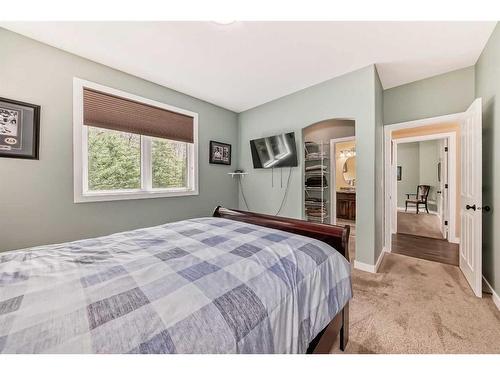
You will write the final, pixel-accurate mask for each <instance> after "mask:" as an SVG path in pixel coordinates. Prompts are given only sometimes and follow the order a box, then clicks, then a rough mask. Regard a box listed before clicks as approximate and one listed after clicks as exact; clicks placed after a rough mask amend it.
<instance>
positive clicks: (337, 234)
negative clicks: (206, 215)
mask: <svg viewBox="0 0 500 375" xmlns="http://www.w3.org/2000/svg"><path fill="white" fill-rule="evenodd" d="M213 216H215V217H221V218H224V219H230V220H237V221H243V222H245V223H250V224H255V225H260V226H263V227H268V228H273V229H279V230H282V231H285V232H290V233H294V234H300V235H301V236H306V237H311V238H314V239H316V240H320V241H323V242H325V243H327V244H328V245H330V246H331V247H333V248H334V249H335V250H337V251H338V252H339V253H340V254H342V255H343V256H344V257H345V258H346V259H347V260H348V261H349V233H350V230H351V229H350V227H349V225H346V226H337V225H327V224H319V223H311V222H309V221H305V220H298V219H290V218H287V217H280V216H271V215H264V214H257V213H254V212H248V211H240V210H230V209H228V208H224V207H221V206H218V207H217V208H216V209H215V211H214V213H213Z"/></svg>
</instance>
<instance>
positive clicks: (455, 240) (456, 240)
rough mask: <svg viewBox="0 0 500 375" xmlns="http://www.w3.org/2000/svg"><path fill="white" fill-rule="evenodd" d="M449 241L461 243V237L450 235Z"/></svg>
mask: <svg viewBox="0 0 500 375" xmlns="http://www.w3.org/2000/svg"><path fill="white" fill-rule="evenodd" d="M448 242H451V243H456V244H460V238H459V237H450V238H449V239H448Z"/></svg>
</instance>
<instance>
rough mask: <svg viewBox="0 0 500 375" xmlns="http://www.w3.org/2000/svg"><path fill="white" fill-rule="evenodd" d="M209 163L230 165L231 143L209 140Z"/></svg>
mask: <svg viewBox="0 0 500 375" xmlns="http://www.w3.org/2000/svg"><path fill="white" fill-rule="evenodd" d="M208 162H209V163H210V164H222V165H231V145H230V144H228V143H222V142H217V141H210V149H209V160H208Z"/></svg>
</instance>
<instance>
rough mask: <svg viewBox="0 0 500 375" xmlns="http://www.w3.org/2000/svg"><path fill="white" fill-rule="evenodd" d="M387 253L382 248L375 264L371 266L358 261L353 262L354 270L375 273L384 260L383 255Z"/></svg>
mask: <svg viewBox="0 0 500 375" xmlns="http://www.w3.org/2000/svg"><path fill="white" fill-rule="evenodd" d="M387 252H388V251H387V250H386V248H385V247H384V248H383V249H382V251H381V252H380V255H379V256H378V259H377V262H376V263H375V265H373V264H368V263H363V262H360V261H358V260H354V268H356V269H357V270H360V271H365V272H370V273H377V272H378V269H379V268H380V265H381V264H382V260H383V259H384V255H385V253H387Z"/></svg>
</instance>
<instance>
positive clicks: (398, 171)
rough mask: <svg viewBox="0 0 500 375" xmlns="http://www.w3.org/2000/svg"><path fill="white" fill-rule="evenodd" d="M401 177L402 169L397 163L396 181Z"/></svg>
mask: <svg viewBox="0 0 500 375" xmlns="http://www.w3.org/2000/svg"><path fill="white" fill-rule="evenodd" d="M402 177H403V170H402V168H401V166H400V165H398V167H397V178H398V181H401V179H402Z"/></svg>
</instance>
